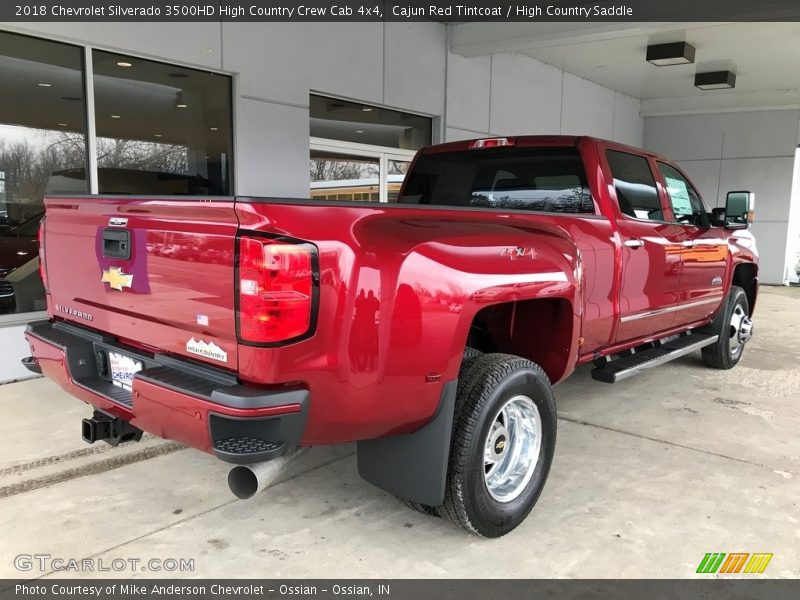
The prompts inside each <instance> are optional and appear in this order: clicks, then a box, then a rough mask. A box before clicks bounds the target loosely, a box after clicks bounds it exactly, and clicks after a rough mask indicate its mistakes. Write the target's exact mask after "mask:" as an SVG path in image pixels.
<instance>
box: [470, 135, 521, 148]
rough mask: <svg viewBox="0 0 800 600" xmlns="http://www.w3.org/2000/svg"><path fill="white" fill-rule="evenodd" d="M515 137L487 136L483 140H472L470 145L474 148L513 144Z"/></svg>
mask: <svg viewBox="0 0 800 600" xmlns="http://www.w3.org/2000/svg"><path fill="white" fill-rule="evenodd" d="M513 145H514V139H513V138H512V139H509V138H504V137H501V138H485V139H482V140H475V141H474V142H472V143H471V144H470V145H469V147H470V149H472V150H475V149H477V148H500V147H501V146H513Z"/></svg>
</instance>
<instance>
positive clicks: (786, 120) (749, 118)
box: [644, 110, 800, 284]
mask: <svg viewBox="0 0 800 600" xmlns="http://www.w3.org/2000/svg"><path fill="white" fill-rule="evenodd" d="M798 121H800V111H797V110H776V111H756V112H732V113H718V114H703V115H677V116H668V117H648V118H646V119H645V127H644V146H645V148H647V149H648V150H651V151H653V152H657V153H659V154H663V155H665V156H668V157H669V158H671V159H673V160H675V161H677V162H678V164H680V166H681V167H682V168H683V169H684V170H685V171H686V173H687V174H688V175H689V177H690V178H691V179H692V180H693V181H694V182H695V184H696V185H697V186H698V187H699V188H700V192H701V194H702V195H703V197H704V198H705V199H706V202H707V203H708V204H709V205H710V206H712V207H714V206H723V205H724V204H725V194H726V193H727V192H728V191H731V190H751V191H753V192H755V194H756V209H755V215H756V221H755V224H754V225H753V230H752V231H753V234H754V235H755V236H756V239H757V243H758V249H759V253H760V269H759V274H760V279H761V281H762V282H763V283H774V284H782V283H784V282H785V281H786V278H787V273H788V268H789V264H788V263H789V258H788V250H787V247H788V246H789V244H788V241H789V240H788V236H789V221H790V206H791V204H790V198H791V193H792V179H793V169H794V155H795V148H796V147H797V143H798V131H800V129H799V128H798V127H799V126H798ZM795 235H797V234H796V233H795ZM791 266H794V265H793V264H792V265H791Z"/></svg>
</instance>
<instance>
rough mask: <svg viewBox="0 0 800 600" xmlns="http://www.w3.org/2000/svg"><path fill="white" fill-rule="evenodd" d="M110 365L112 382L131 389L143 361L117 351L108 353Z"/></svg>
mask: <svg viewBox="0 0 800 600" xmlns="http://www.w3.org/2000/svg"><path fill="white" fill-rule="evenodd" d="M108 366H109V370H110V371H111V382H112V383H113V384H114V385H117V386H119V387H121V388H124V389H126V390H130V389H131V387H132V386H133V376H134V375H135V374H136V373H138V372H139V371H141V370H142V367H143V365H142V363H141V361H138V360H134V359H132V358H131V357H129V356H125V355H124V354H118V353H117V352H109V353H108Z"/></svg>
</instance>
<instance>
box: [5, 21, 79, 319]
mask: <svg viewBox="0 0 800 600" xmlns="http://www.w3.org/2000/svg"><path fill="white" fill-rule="evenodd" d="M83 72H84V70H83V50H82V49H81V48H79V47H76V46H71V45H67V44H60V43H56V42H51V41H46V40H40V39H35V38H30V37H27V36H22V35H17V34H13V33H7V32H0V81H2V82H3V83H2V86H0V123H1V124H0V315H2V314H8V313H24V312H31V311H38V310H44V309H45V308H46V305H45V299H44V288H43V286H42V281H41V279H40V278H39V270H38V267H39V258H38V243H37V240H36V233H37V228H38V224H39V220H40V219H41V216H42V213H43V211H44V207H43V203H42V200H43V198H44V196H45V194H46V193H52V192H54V191H59V187H60V183H64V181H60V178H59V177H58V175H57V174H58V173H63V172H71V173H73V174H74V176H73V177H71V178H70V179H69V181H68V183H69V188H70V189H71V190H73V191H76V192H82V193H86V192H87V191H88V186H87V182H86V105H85V98H84V79H83Z"/></svg>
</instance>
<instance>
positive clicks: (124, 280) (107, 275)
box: [100, 267, 133, 292]
mask: <svg viewBox="0 0 800 600" xmlns="http://www.w3.org/2000/svg"><path fill="white" fill-rule="evenodd" d="M100 281H101V282H102V283H107V284H108V285H109V287H110V288H111V289H112V290H119V291H120V292H121V291H122V288H124V287H128V288H129V287H131V284H133V275H126V274H125V273H123V272H122V269H120V268H119V267H111V268H110V269H107V270H105V271H103V278H102V279H101V280H100Z"/></svg>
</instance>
